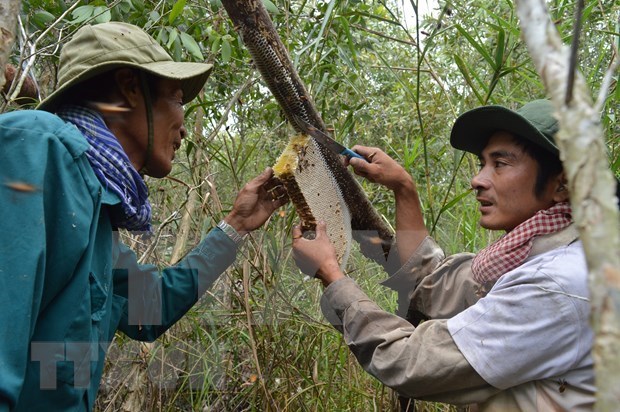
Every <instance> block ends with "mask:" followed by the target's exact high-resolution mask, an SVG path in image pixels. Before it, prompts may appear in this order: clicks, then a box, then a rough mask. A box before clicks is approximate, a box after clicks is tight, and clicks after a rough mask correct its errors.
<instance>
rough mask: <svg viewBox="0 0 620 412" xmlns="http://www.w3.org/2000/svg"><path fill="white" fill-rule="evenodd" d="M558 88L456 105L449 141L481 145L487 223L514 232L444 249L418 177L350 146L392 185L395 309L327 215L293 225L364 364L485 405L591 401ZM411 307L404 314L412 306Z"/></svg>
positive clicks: (396, 383)
mask: <svg viewBox="0 0 620 412" xmlns="http://www.w3.org/2000/svg"><path fill="white" fill-rule="evenodd" d="M557 131H558V124H557V121H556V119H555V118H554V116H553V107H552V105H551V102H549V101H548V100H535V101H532V102H529V103H527V104H525V105H524V106H523V107H521V108H519V109H518V110H510V109H508V108H505V107H502V106H485V107H480V108H477V109H474V110H471V111H469V112H466V113H465V114H463V115H462V116H460V117H459V118H458V119H457V120H456V122H455V124H454V126H453V128H452V133H451V139H450V140H451V143H452V145H453V146H454V147H455V148H457V149H461V150H465V151H468V152H471V153H473V154H475V155H476V156H478V158H479V159H480V170H479V172H478V173H477V174H476V176H474V177H473V179H472V180H471V186H472V189H473V191H474V192H475V195H476V199H477V200H478V202H479V203H480V214H481V217H480V225H481V226H482V227H484V228H487V229H492V230H501V231H504V232H505V234H504V235H503V236H502V237H501V238H500V239H499V240H497V241H496V242H494V243H493V244H491V245H490V246H489V247H487V248H485V249H483V250H482V251H480V252H479V253H477V254H472V253H459V254H455V255H452V256H448V257H446V256H445V255H444V252H443V251H442V250H441V248H440V247H439V246H438V245H437V243H436V242H435V241H434V240H433V239H432V238H430V237H429V233H428V231H427V229H426V227H425V225H424V221H423V214H422V210H421V205H420V201H419V199H418V194H417V191H416V187H415V183H414V181H413V179H412V177H411V176H410V175H409V174H408V173H407V172H406V171H405V170H404V169H403V168H402V167H401V166H400V165H399V164H398V163H396V162H395V161H394V160H393V159H391V158H390V157H389V156H388V155H387V154H385V153H384V152H383V151H381V150H380V149H378V148H370V147H363V146H357V147H354V148H353V149H354V150H356V151H357V152H358V153H360V154H361V155H363V156H365V157H366V159H368V160H369V162H365V161H358V160H357V159H351V160H350V162H349V163H350V165H351V166H352V167H353V169H354V170H355V172H356V173H357V174H359V175H361V176H364V177H366V178H368V179H369V180H370V181H372V182H376V183H379V184H382V185H384V186H386V187H387V188H388V189H391V190H393V191H394V195H395V200H396V243H397V249H398V254H399V258H400V260H401V263H402V267H401V268H400V269H399V270H398V271H397V272H395V273H393V274H391V276H390V277H389V278H388V279H387V280H386V281H384V282H383V285H384V286H387V287H388V288H391V289H393V290H395V291H396V292H398V296H399V315H400V316H396V315H393V314H391V313H388V312H386V311H384V310H382V309H381V308H379V307H378V306H377V305H376V304H375V303H374V302H372V301H371V300H370V299H369V298H368V297H367V296H366V294H365V293H364V292H363V291H362V290H361V289H360V288H359V287H358V286H357V285H356V283H355V282H354V281H353V280H352V279H351V278H348V277H346V276H345V275H344V274H343V273H342V272H341V271H340V269H339V266H338V264H337V262H336V260H335V254H334V252H333V247H332V246H331V244H330V243H329V242H328V240H327V236H326V234H325V226H324V224H319V225H318V226H317V234H316V239H315V240H308V239H305V238H303V237H301V236H300V229H299V228H298V227H297V228H295V229H294V231H293V251H294V256H295V259H296V260H297V262H298V264H299V266H300V268H302V267H303V268H305V269H306V270H307V271H308V272H309V273H308V274H311V275H316V276H317V277H318V278H320V279H321V280H322V282H323V284H324V285H325V291H324V294H323V297H322V300H321V307H322V310H323V313H324V315H325V316H326V318H327V319H328V320H329V321H330V322H331V323H332V324H333V325H334V326H335V327H336V328H337V329H339V330H340V331H342V332H343V334H344V339H345V342H346V343H347V344H348V346H349V347H350V348H351V350H352V351H353V353H354V354H355V356H356V357H357V359H358V361H359V362H360V364H361V365H362V366H363V367H364V369H365V370H366V371H368V372H369V373H370V374H372V375H373V376H375V377H376V378H377V379H379V380H380V381H381V382H383V383H384V384H386V385H388V386H390V387H392V388H393V389H395V390H396V391H397V392H399V393H400V394H401V396H403V398H402V401H401V405H402V407H403V410H413V408H411V399H425V400H432V401H439V402H445V403H452V404H457V405H470V404H476V406H477V408H479V409H480V410H494V411H495V410H497V411H535V410H538V411H549V410H570V411H577V410H590V409H592V406H593V403H594V394H595V385H594V372H593V361H592V356H591V348H592V344H593V332H592V330H591V328H590V326H589V311H590V305H589V301H588V285H587V273H588V271H587V267H586V262H585V257H584V252H583V249H582V245H581V242H580V240H579V239H578V234H577V230H576V228H575V225H574V224H573V222H572V219H571V208H570V204H569V201H568V200H569V196H568V191H567V187H566V180H565V175H564V171H563V167H562V163H561V161H560V159H559V151H558V148H557V146H556V145H555V143H554V135H555V134H556V132H557ZM403 318H405V319H406V320H405V319H403Z"/></svg>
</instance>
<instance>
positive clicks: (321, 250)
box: [293, 222, 345, 286]
mask: <svg viewBox="0 0 620 412" xmlns="http://www.w3.org/2000/svg"><path fill="white" fill-rule="evenodd" d="M326 227H327V226H326V224H325V222H319V223H318V224H317V226H316V236H315V237H314V239H312V240H310V239H306V238H304V237H303V235H302V233H301V227H300V226H295V227H294V228H293V258H294V259H295V263H296V264H297V266H298V267H299V269H300V270H301V271H302V272H304V273H305V274H306V275H308V276H313V277H317V278H319V279H321V281H322V282H323V285H324V286H327V285H329V284H330V283H332V282H335V281H336V280H338V279H341V278H343V277H345V275H344V273H342V271H341V270H340V265H339V264H338V258H337V257H336V250H335V249H334V246H333V245H332V244H331V242H330V240H329V237H328V236H327V228H326Z"/></svg>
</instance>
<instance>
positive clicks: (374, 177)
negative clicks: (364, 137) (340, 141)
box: [345, 145, 413, 192]
mask: <svg viewBox="0 0 620 412" xmlns="http://www.w3.org/2000/svg"><path fill="white" fill-rule="evenodd" d="M352 150H353V151H355V152H357V153H359V154H361V155H362V156H364V157H365V158H366V160H367V161H364V160H361V159H356V158H350V159H348V160H347V162H346V163H345V164H348V165H350V166H351V167H353V171H354V172H355V174H357V175H359V176H362V177H364V178H366V179H368V180H370V181H371V182H373V183H378V184H380V185H383V186H385V187H387V188H388V189H391V190H393V191H394V192H397V191H401V190H410V189H411V188H412V186H413V179H412V178H411V175H410V174H409V173H407V171H406V170H405V169H404V168H403V167H402V166H401V165H400V164H398V162H397V161H396V160H394V159H392V158H391V157H390V156H388V155H387V154H386V153H385V152H384V151H383V150H381V149H379V148H377V147H367V146H360V145H356V146H354V147H353V148H352Z"/></svg>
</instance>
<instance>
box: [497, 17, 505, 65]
mask: <svg viewBox="0 0 620 412" xmlns="http://www.w3.org/2000/svg"><path fill="white" fill-rule="evenodd" d="M498 30H499V33H497V48H496V49H495V67H494V68H495V70H497V69H498V68H500V67H502V65H503V64H504V48H505V46H506V45H505V41H506V39H505V37H506V32H504V29H502V28H501V27H498Z"/></svg>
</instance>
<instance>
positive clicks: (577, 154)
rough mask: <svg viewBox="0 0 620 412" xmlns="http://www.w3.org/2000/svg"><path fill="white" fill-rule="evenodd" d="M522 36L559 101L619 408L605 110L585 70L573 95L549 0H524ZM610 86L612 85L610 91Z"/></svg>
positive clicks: (609, 405)
mask: <svg viewBox="0 0 620 412" xmlns="http://www.w3.org/2000/svg"><path fill="white" fill-rule="evenodd" d="M516 6H517V13H518V16H519V19H520V26H521V30H522V36H523V39H524V40H525V42H526V44H527V47H528V50H529V53H530V56H531V57H532V60H533V62H534V64H535V66H536V69H537V71H538V73H539V74H540V76H541V78H542V80H543V82H544V84H545V88H546V90H547V95H548V96H549V98H550V99H551V101H552V102H553V105H554V107H555V114H556V116H557V118H558V121H559V125H560V131H559V133H558V135H557V136H556V141H557V144H558V147H559V148H560V152H561V157H562V160H563V163H564V169H565V170H566V173H567V176H568V182H569V188H570V193H571V204H572V208H573V216H574V219H575V222H576V223H577V225H578V229H579V234H580V237H581V240H582V242H583V245H584V250H585V253H586V259H587V263H588V269H589V285H590V297H591V307H592V315H591V321H592V327H593V329H594V332H595V334H596V338H595V344H594V349H593V355H594V360H595V371H596V385H597V391H598V392H597V403H596V409H597V410H600V411H611V410H617V407H618V402H619V401H620V316H619V315H620V226H619V220H618V208H617V206H616V198H615V179H614V177H613V174H612V173H611V170H610V169H609V162H608V160H607V153H606V147H605V140H604V138H603V129H602V127H601V123H600V113H599V112H598V110H597V109H596V108H595V106H594V104H593V100H592V98H591V96H590V93H589V91H588V87H587V85H586V82H585V80H584V78H583V76H582V75H581V74H580V73H579V72H578V73H575V79H574V88H573V93H572V95H573V97H572V100H571V101H570V102H568V103H566V94H567V84H568V75H569V70H570V68H569V66H570V64H569V59H570V49H569V47H568V46H566V45H564V44H562V41H561V39H560V35H559V33H558V32H557V30H556V28H555V25H554V24H553V23H552V21H551V19H550V17H549V14H548V10H547V7H546V5H545V3H544V1H543V0H517V1H516ZM603 92H605V91H603Z"/></svg>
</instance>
